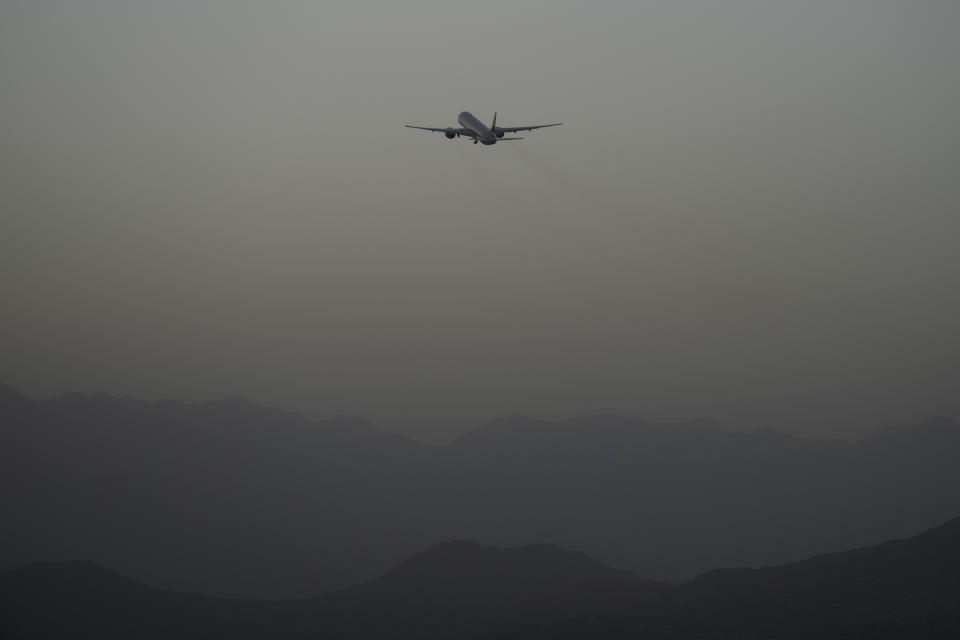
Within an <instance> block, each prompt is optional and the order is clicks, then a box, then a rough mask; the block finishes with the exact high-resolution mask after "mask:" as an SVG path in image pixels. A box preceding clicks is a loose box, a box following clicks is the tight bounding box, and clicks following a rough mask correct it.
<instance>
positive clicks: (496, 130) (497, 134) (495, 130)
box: [493, 127, 504, 138]
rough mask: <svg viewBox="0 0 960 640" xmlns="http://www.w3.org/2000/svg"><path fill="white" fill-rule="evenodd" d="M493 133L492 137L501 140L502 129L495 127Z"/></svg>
mask: <svg viewBox="0 0 960 640" xmlns="http://www.w3.org/2000/svg"><path fill="white" fill-rule="evenodd" d="M493 133H494V135H496V136H497V137H498V138H502V137H503V133H504V131H503V129H501V128H500V127H497V128H496V129H494V130H493Z"/></svg>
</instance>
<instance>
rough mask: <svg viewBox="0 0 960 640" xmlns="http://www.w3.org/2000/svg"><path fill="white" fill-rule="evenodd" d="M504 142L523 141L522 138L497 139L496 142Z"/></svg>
mask: <svg viewBox="0 0 960 640" xmlns="http://www.w3.org/2000/svg"><path fill="white" fill-rule="evenodd" d="M504 140H523V138H497V142H503V141H504Z"/></svg>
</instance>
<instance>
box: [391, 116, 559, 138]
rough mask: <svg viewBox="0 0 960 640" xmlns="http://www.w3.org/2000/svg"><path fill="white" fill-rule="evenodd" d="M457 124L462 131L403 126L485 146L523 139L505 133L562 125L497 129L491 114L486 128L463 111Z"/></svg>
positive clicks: (552, 125) (556, 123) (449, 128)
mask: <svg viewBox="0 0 960 640" xmlns="http://www.w3.org/2000/svg"><path fill="white" fill-rule="evenodd" d="M457 122H459V123H460V126H461V127H463V128H462V129H454V128H453V127H447V128H446V129H441V128H436V127H417V126H414V125H412V124H406V125H403V126H405V127H409V128H410V129H423V130H425V131H439V132H441V133H443V135H445V136H447V138H448V139H450V140H453V139H454V138H459V137H460V136H466V137H468V138H473V144H477V143H478V142H482V143H483V144H486V145H491V144H497V142H499V141H501V140H523V138H505V137H503V135H504V134H505V133H516V132H517V131H533V130H534V129H543V128H544V127H556V126H558V125H561V124H563V123H562V122H554V123H553V124H538V125H534V126H532V127H498V126H497V114H496V112H494V114H493V123H492V124H491V125H490V126H489V127H487V125H485V124H483V123H482V122H480V119H479V118H477V117H476V116H475V115H473V114H472V113H470V112H469V111H464V112H463V113H461V114H460V115H459V116H457Z"/></svg>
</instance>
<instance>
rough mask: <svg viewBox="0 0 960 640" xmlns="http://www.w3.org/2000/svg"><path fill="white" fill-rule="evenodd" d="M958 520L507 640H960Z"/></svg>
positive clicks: (689, 587)
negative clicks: (629, 639) (642, 639)
mask: <svg viewBox="0 0 960 640" xmlns="http://www.w3.org/2000/svg"><path fill="white" fill-rule="evenodd" d="M958 634H960V518H957V519H955V520H951V521H949V522H947V523H946V524H944V525H941V526H939V527H936V528H935V529H932V530H930V531H927V532H925V533H922V534H920V535H918V536H915V537H913V538H909V539H904V540H896V541H892V542H887V543H884V544H881V545H877V546H873V547H866V548H861V549H855V550H852V551H846V552H842V553H834V554H828V555H823V556H818V557H814V558H810V559H808V560H803V561H800V562H793V563H790V564H786V565H783V566H779V567H769V568H764V569H717V570H714V571H711V572H709V573H706V574H704V575H702V576H700V577H698V578H695V579H694V580H691V581H690V582H687V583H685V584H683V585H681V586H679V587H677V588H675V589H674V590H672V591H671V592H670V593H669V594H667V595H666V596H665V597H663V598H661V599H659V600H656V601H654V602H653V603H652V604H649V603H648V604H641V605H639V606H638V607H637V608H636V609H635V610H634V611H633V612H632V613H629V614H620V615H618V616H610V617H605V618H592V619H589V620H580V621H576V622H569V621H568V622H565V623H563V624H551V625H545V626H542V627H539V628H527V629H523V630H516V631H514V632H511V633H509V634H504V635H503V636H502V637H503V638H516V639H520V638H531V639H532V638H545V637H551V638H578V637H591V638H621V637H645V638H651V639H656V638H811V639H813V638H817V639H819V638H824V639H826V638H874V637H875V638H883V637H891V638H901V637H903V638H954V637H960V635H958Z"/></svg>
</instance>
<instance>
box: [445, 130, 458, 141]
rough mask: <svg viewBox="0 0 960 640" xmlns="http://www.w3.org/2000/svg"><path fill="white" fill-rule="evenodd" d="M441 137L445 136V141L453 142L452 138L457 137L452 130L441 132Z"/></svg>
mask: <svg viewBox="0 0 960 640" xmlns="http://www.w3.org/2000/svg"><path fill="white" fill-rule="evenodd" d="M443 135H445V136H447V139H449V140H453V139H454V138H456V137H457V132H456V131H454V130H453V129H447V130H446V131H444V132H443Z"/></svg>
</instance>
